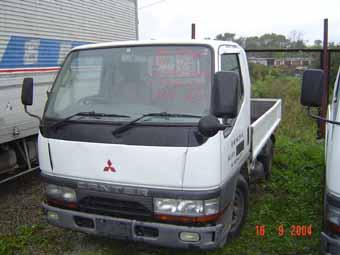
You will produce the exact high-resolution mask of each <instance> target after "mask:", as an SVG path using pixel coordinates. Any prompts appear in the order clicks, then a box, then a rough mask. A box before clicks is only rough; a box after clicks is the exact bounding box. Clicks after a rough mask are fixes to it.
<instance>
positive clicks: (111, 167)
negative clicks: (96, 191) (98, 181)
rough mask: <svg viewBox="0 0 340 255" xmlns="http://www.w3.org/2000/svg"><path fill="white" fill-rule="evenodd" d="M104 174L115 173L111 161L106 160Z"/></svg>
mask: <svg viewBox="0 0 340 255" xmlns="http://www.w3.org/2000/svg"><path fill="white" fill-rule="evenodd" d="M104 172H116V169H115V168H114V167H113V166H112V162H111V160H108V161H107V163H106V166H105V167H104Z"/></svg>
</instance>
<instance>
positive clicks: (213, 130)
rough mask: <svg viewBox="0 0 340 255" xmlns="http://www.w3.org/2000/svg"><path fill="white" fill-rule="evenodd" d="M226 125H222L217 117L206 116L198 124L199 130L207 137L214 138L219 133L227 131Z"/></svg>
mask: <svg viewBox="0 0 340 255" xmlns="http://www.w3.org/2000/svg"><path fill="white" fill-rule="evenodd" d="M226 127H227V126H226V125H222V124H220V122H219V121H218V119H217V118H216V117H215V116H212V115H208V116H204V117H203V118H202V119H200V121H199V122H198V130H199V131H200V132H201V133H202V134H203V135H204V136H206V137H213V136H214V135H216V134H217V132H218V131H220V130H224V129H226Z"/></svg>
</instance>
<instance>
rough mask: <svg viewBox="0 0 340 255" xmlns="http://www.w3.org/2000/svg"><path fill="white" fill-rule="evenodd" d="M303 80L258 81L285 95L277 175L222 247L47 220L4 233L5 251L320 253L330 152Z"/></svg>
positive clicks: (263, 88)
mask: <svg viewBox="0 0 340 255" xmlns="http://www.w3.org/2000/svg"><path fill="white" fill-rule="evenodd" d="M299 83H300V82H299V80H298V79H296V78H291V77H281V78H279V77H272V76H266V77H265V78H264V79H263V80H258V81H257V82H255V84H254V86H253V94H254V96H255V97H272V98H282V100H283V120H282V123H281V125H280V128H279V130H278V131H277V134H276V138H277V140H276V148H275V159H274V169H273V175H272V178H271V180H270V181H269V182H266V183H261V184H260V185H258V187H257V189H256V192H255V193H253V194H252V195H251V205H250V210H249V215H248V219H247V222H246V224H245V226H244V228H243V230H242V233H241V236H240V238H238V239H236V240H234V241H233V242H232V243H230V244H228V245H226V246H225V247H223V248H222V249H218V250H215V251H211V252H197V251H195V252H194V251H174V250H170V249H164V248H156V247H150V246H147V245H144V244H135V243H132V242H120V241H114V240H110V239H106V238H99V237H91V236H86V235H83V234H79V233H74V232H71V231H67V230H61V229H57V228H54V227H51V226H48V225H46V224H42V225H26V226H20V227H18V230H17V232H16V233H15V234H10V235H7V236H0V254H6V255H12V254H65V253H66V252H69V253H66V254H80V255H90V254H102V255H109V254H129V255H133V254H162V255H163V254H164V255H165V254H174V253H176V254H197V253H201V254H216V255H217V254H221V255H222V254H223V255H227V254H230V255H231V254H233V255H234V254H251V255H257V254H259V255H260V254H282V255H286V254H319V246H320V244H319V238H320V231H321V225H322V196H323V195H322V193H323V176H324V162H323V155H324V152H323V144H322V143H318V142H317V141H316V139H315V138H316V125H315V122H314V121H313V120H311V119H310V118H308V117H307V116H306V113H305V111H304V110H303V109H302V107H301V106H300V105H299V94H300V85H299ZM28 222H29V221H28ZM281 224H282V225H284V227H285V229H286V234H285V235H284V236H283V237H280V236H278V233H277V228H278V227H279V225H281ZM256 225H264V226H266V232H265V236H264V237H261V236H257V235H256ZM292 225H312V227H313V232H312V236H311V237H294V236H291V235H290V227H291V226H292ZM72 251H73V252H75V251H78V252H76V253H72Z"/></svg>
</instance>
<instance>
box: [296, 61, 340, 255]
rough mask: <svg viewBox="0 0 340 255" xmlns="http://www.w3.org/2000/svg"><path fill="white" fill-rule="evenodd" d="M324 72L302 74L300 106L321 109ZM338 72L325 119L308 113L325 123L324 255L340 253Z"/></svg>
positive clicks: (339, 84) (312, 71) (322, 238)
mask: <svg viewBox="0 0 340 255" xmlns="http://www.w3.org/2000/svg"><path fill="white" fill-rule="evenodd" d="M323 79H324V78H323V71H321V70H308V71H306V72H305V74H304V78H303V84H302V93H301V103H302V105H304V106H307V107H320V106H321V102H322V96H323V92H322V88H323ZM339 90H340V68H339V71H338V74H337V77H336V81H335V84H334V90H333V96H332V100H331V102H330V104H329V105H328V112H327V118H322V117H320V116H316V115H313V114H311V113H310V111H309V115H310V116H311V117H313V118H315V119H317V120H318V121H321V122H325V123H326V138H325V162H326V173H325V176H326V178H325V193H324V216H323V217H324V219H323V222H324V227H323V232H322V233H321V244H322V252H323V254H339V253H340V186H339V178H340V172H339V168H338V166H339V165H340V159H339V157H338V155H339V151H340V143H339V141H340V127H339V126H340V109H339V100H340V92H339Z"/></svg>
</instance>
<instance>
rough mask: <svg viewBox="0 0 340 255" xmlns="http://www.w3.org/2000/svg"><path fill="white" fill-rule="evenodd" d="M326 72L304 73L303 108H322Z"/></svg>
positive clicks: (301, 99) (309, 71)
mask: <svg viewBox="0 0 340 255" xmlns="http://www.w3.org/2000/svg"><path fill="white" fill-rule="evenodd" d="M323 82H324V72H323V71H322V70H318V69H310V70H306V71H305V72H304V73H303V78H302V87H301V98H300V102H301V104H302V105H303V106H308V107H320V106H321V104H322V97H323V89H322V87H323Z"/></svg>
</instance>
